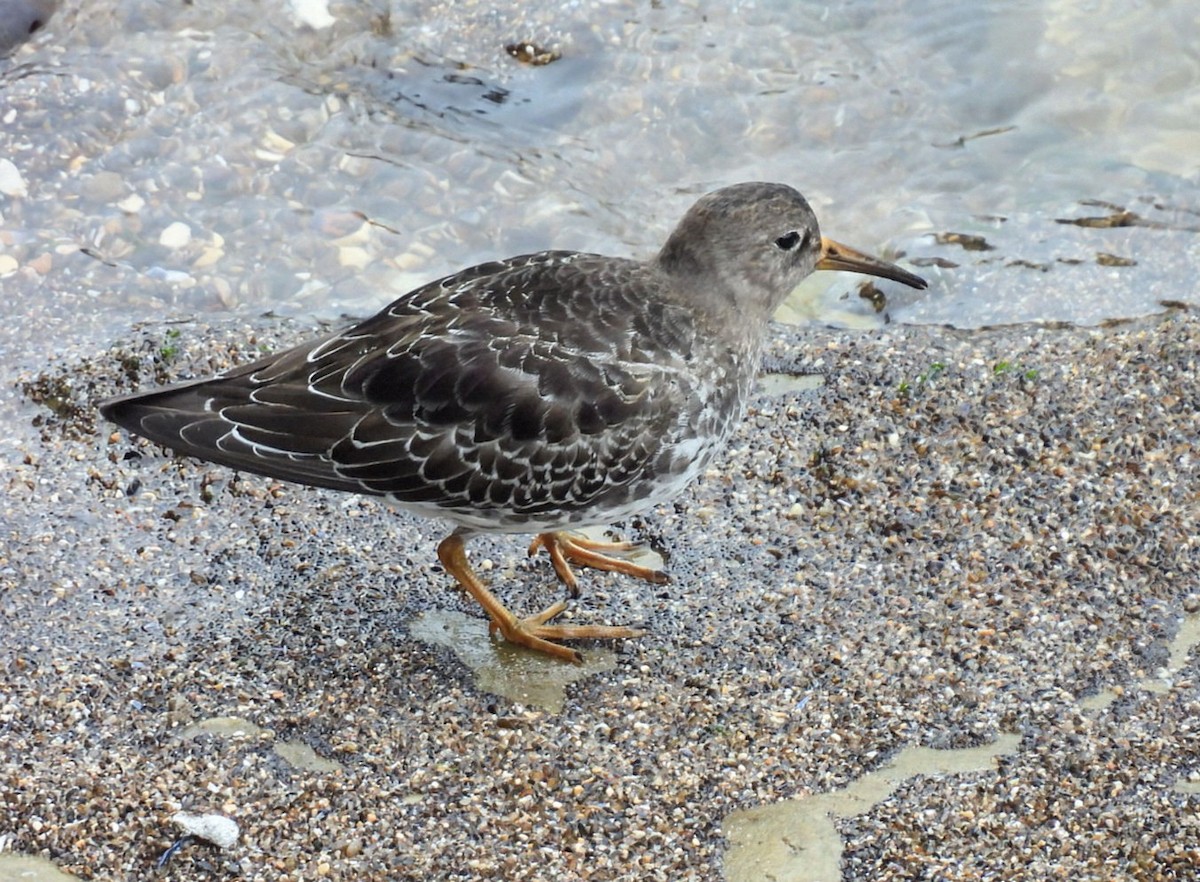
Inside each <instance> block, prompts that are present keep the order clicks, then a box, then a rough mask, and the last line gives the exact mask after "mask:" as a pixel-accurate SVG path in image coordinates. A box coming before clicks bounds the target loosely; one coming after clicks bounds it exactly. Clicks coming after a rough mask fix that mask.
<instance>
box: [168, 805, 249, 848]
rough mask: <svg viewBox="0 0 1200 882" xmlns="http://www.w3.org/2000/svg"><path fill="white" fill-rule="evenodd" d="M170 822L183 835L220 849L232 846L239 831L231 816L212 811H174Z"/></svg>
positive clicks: (236, 839)
mask: <svg viewBox="0 0 1200 882" xmlns="http://www.w3.org/2000/svg"><path fill="white" fill-rule="evenodd" d="M171 823H173V824H174V825H175V826H177V827H179V829H180V830H182V831H183V832H184V834H185V835H187V836H194V837H196V838H197V839H203V840H204V841H205V842H209V843H212V844H213V845H215V846H216V847H217V848H222V849H224V848H232V847H233V846H234V844H236V843H237V841H238V836H239V835H240V832H241V831H240V830H239V829H238V825H237V822H236V821H235V820H233V818H227V817H225V816H224V815H218V814H212V813H210V814H193V813H192V812H176V813H175V814H173V815H172V816H171Z"/></svg>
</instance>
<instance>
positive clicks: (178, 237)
mask: <svg viewBox="0 0 1200 882" xmlns="http://www.w3.org/2000/svg"><path fill="white" fill-rule="evenodd" d="M190 241H192V228H191V227H189V226H188V225H187V224H185V223H183V222H182V221H175V223H173V224H170V225H169V226H168V227H167V228H166V229H165V230H163V231H162V232H161V233H159V234H158V244H159V245H162V246H163V247H165V248H182V247H183V246H184V245H186V244H187V243H188V242H190Z"/></svg>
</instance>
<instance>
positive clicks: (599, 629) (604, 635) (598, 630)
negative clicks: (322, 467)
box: [488, 600, 646, 662]
mask: <svg viewBox="0 0 1200 882" xmlns="http://www.w3.org/2000/svg"><path fill="white" fill-rule="evenodd" d="M566 608H567V604H566V602H565V601H562V600H560V601H559V602H558V603H555V604H552V605H550V606H548V607H546V608H545V609H544V610H542V611H541V612H540V613H535V614H534V615H531V616H526V617H525V618H523V619H518V618H517V617H516V616H514V615H513V614H512V613H511V612H508V610H507V609H506V610H505V611H504V612H505V613H507V615H506V616H501V617H499V618H493V619H492V621H491V623H490V624H489V625H488V630H489V631H490V632H491V634H492V635H493V636H494V635H495V634H497V633H499V634H500V636H501V637H503V638H504V639H505V640H507V641H508V642H509V643H516V644H517V645H519V646H524V647H526V648H528V649H532V650H535V651H537V652H544V653H546V654H547V655H552V656H554V657H555V658H561V659H565V660H567V661H573V662H581V661H583V656H582V655H580V654H579V653H578V652H577V651H576V650H574V649H571V648H570V647H569V646H563V645H561V644H560V643H557V642H552V641H559V640H623V639H626V638H629V637H641V636H642V635H644V634H645V633H646V632H645V631H643V630H641V629H640V628H626V627H623V626H619V625H547V624H546V622H548V621H550V620H551V619H553V618H555V617H556V616H557V615H559V614H560V613H561V612H563V611H564V610H566Z"/></svg>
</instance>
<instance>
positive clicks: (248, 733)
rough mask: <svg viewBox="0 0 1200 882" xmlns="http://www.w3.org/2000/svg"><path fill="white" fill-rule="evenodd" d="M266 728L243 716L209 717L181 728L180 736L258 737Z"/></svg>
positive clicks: (183, 737)
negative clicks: (244, 718)
mask: <svg viewBox="0 0 1200 882" xmlns="http://www.w3.org/2000/svg"><path fill="white" fill-rule="evenodd" d="M264 731H265V730H264V729H263V728H262V727H261V726H257V725H255V724H254V723H251V722H250V721H249V720H243V719H242V718H241V717H209V718H208V719H207V720H200V722H198V723H190V724H188V725H187V726H184V727H183V728H182V729H181V730H179V738H181V739H184V740H186V739H188V738H195V737H196V736H197V735H216V736H217V737H218V738H257V737H258V736H259V735H261V734H262V733H263V732H264Z"/></svg>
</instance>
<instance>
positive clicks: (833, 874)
mask: <svg viewBox="0 0 1200 882" xmlns="http://www.w3.org/2000/svg"><path fill="white" fill-rule="evenodd" d="M1019 742H1020V736H1018V735H1008V734H1005V735H1001V736H1000V737H999V738H997V739H996V741H995V742H994V743H992V744H986V745H984V746H982V747H971V748H966V749H963V750H934V749H932V748H929V747H909V748H906V749H904V750H902V751H901V752H900V753H899V754H898V755H897V756H896V757H895V758H894V759H893V760H892V762H891V763H889V764H888V765H886V766H884V767H883V768H880V769H877V770H875V771H874V772H871V773H870V774H868V775H864V776H863V777H862V778H860V779H859V780H857V781H855V782H854V783H853V784H851V785H849V786H848V787H845V788H843V789H842V790H837V791H834V792H833V793H821V794H816V795H814V796H806V797H801V798H800V799H789V800H786V801H784V802H779V803H775V804H773V805H765V806H759V807H757V808H752V809H747V810H745V811H740V812H733V813H732V814H730V815H729V816H728V817H726V819H725V823H724V824H723V825H722V832H723V833H724V834H725V837H726V838H727V839H728V840H729V843H730V845H729V852H728V854H726V856H725V878H726V879H728V880H729V882H760V880H764V879H778V880H782V879H787V880H789V882H809V880H811V882H818V880H820V882H828V880H833V879H840V878H841V877H842V871H841V859H842V850H843V847H844V846H843V843H842V837H841V835H840V834H839V833H838V831H837V828H836V827H835V826H834V821H835V820H837V819H840V818H851V817H854V816H855V815H859V814H862V813H863V812H865V811H867V810H869V809H870V808H871V807H872V806H874V805H875V804H876V803H878V802H880V801H881V800H883V799H885V798H887V797H888V796H889V795H890V794H891V793H892V792H893V791H894V790H895V789H896V788H897V787H899V786H900V784H901V783H903V782H904V781H905V780H907V779H908V778H911V777H913V776H914V775H956V774H961V773H963V772H983V771H988V770H989V769H991V767H992V760H994V759H995V758H996V757H998V756H1003V755H1006V754H1010V753H1013V752H1015V751H1016V749H1017V744H1018V743H1019Z"/></svg>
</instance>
